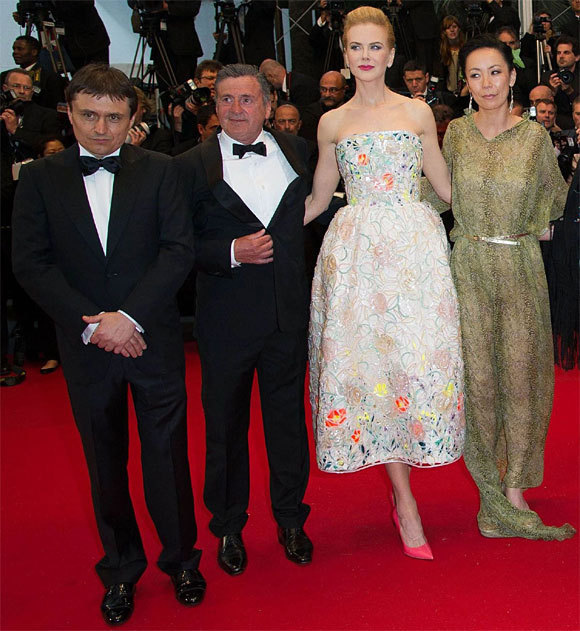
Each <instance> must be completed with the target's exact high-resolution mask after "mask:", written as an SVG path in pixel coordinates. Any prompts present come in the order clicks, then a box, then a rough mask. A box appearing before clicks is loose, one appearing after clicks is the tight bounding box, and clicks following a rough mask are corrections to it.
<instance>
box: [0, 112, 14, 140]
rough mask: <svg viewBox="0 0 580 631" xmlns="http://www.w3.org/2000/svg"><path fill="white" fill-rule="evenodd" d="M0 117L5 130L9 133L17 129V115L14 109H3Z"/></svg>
mask: <svg viewBox="0 0 580 631" xmlns="http://www.w3.org/2000/svg"><path fill="white" fill-rule="evenodd" d="M0 118H1V119H2V120H3V121H4V125H5V126H6V131H7V132H8V133H9V134H13V133H14V132H15V131H16V130H17V129H18V116H16V114H15V113H14V110H10V109H8V110H4V111H3V112H2V114H0Z"/></svg>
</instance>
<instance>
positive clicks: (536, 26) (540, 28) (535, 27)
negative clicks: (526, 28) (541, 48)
mask: <svg viewBox="0 0 580 631" xmlns="http://www.w3.org/2000/svg"><path fill="white" fill-rule="evenodd" d="M532 32H533V33H534V35H535V36H536V38H537V39H543V38H544V36H545V34H546V31H545V30H544V22H543V21H542V18H541V17H540V16H539V15H538V16H537V17H535V18H534V20H533V22H532Z"/></svg>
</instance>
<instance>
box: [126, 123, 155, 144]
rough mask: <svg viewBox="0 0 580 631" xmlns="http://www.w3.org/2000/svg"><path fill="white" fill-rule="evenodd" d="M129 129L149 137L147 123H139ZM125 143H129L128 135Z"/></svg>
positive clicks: (149, 131) (129, 137) (149, 132)
mask: <svg viewBox="0 0 580 631" xmlns="http://www.w3.org/2000/svg"><path fill="white" fill-rule="evenodd" d="M131 129H135V130H137V131H142V132H144V133H145V135H146V136H149V135H150V134H151V131H152V129H151V127H150V126H149V124H148V123H146V122H145V121H141V122H140V123H137V124H136V125H133V127H131ZM125 142H126V143H131V136H130V135H129V134H127V138H125Z"/></svg>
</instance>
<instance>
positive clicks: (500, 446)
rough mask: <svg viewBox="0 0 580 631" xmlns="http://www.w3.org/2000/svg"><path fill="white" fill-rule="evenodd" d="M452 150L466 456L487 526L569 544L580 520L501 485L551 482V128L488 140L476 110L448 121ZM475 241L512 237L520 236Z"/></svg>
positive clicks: (555, 198)
mask: <svg viewBox="0 0 580 631" xmlns="http://www.w3.org/2000/svg"><path fill="white" fill-rule="evenodd" d="M443 153H444V155H445V158H446V160H447V163H448V165H449V168H450V170H451V174H452V182H453V199H452V206H453V215H454V219H455V225H454V228H453V231H452V232H451V239H452V240H453V241H454V242H455V246H454V249H453V252H452V256H451V269H452V273H453V278H454V281H455V287H456V289H457V295H458V299H459V307H460V321H461V333H462V339H463V356H464V364H465V392H466V401H465V411H466V421H467V436H466V445H465V453H464V457H465V462H466V464H467V467H468V469H469V471H470V473H471V475H472V476H473V479H474V480H475V482H476V484H477V486H478V488H479V491H480V500H481V503H480V511H479V514H478V523H479V527H480V529H481V530H482V534H485V533H487V536H496V537H525V538H529V539H565V538H567V537H570V536H572V535H573V534H574V532H575V530H574V529H573V528H572V527H571V526H569V525H568V524H565V525H564V526H562V527H561V528H555V527H549V526H546V525H544V524H543V522H542V521H541V519H540V518H539V516H538V515H537V514H536V513H535V512H533V511H531V510H529V511H528V510H523V511H522V510H518V509H515V508H514V507H513V506H512V505H511V504H510V503H509V502H508V501H507V499H506V498H505V497H504V495H503V494H502V484H503V485H505V486H508V487H513V488H530V487H535V486H538V485H539V484H541V482H542V477H543V460H544V444H545V438H546V432H547V429H548V423H549V420H550V414H551V409H552V396H553V389H554V363H553V350H552V335H551V325H550V308H549V302H548V289H547V285H546V278H545V274H544V266H543V263H542V257H541V254H540V248H539V244H538V236H539V235H541V234H542V233H543V232H544V231H545V230H546V229H547V228H548V222H549V221H550V220H551V219H555V218H557V217H559V216H560V215H561V214H562V211H563V208H564V203H565V199H566V192H567V191H566V185H565V182H564V180H563V178H562V176H561V174H560V171H559V169H558V166H557V162H556V158H555V155H554V150H553V148H552V144H551V142H550V139H549V136H548V134H547V133H546V131H545V130H544V128H543V127H541V126H540V125H538V124H537V123H535V122H531V121H529V120H522V121H521V122H520V123H518V124H516V125H515V126H514V127H512V128H511V129H509V130H507V131H505V132H503V133H501V134H499V135H498V136H496V137H495V138H493V139H492V140H486V139H485V138H484V137H483V136H482V134H481V133H480V131H479V130H478V129H477V127H476V125H475V123H474V121H473V116H471V115H468V116H464V117H463V118H460V119H457V120H454V121H452V122H451V124H450V125H449V128H448V130H447V133H446V136H445V141H444V145H443ZM525 233H527V234H526V236H518V237H515V236H514V235H523V234H525ZM474 236H477V237H482V236H485V237H508V236H511V237H512V238H511V239H509V238H508V239H507V240H508V241H512V243H511V244H506V243H493V242H488V241H483V240H474V239H473V237H474ZM504 240H505V239H504Z"/></svg>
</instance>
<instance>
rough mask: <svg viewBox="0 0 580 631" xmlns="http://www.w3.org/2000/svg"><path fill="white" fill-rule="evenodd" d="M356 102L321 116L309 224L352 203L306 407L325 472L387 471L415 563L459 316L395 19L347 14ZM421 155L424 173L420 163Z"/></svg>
mask: <svg viewBox="0 0 580 631" xmlns="http://www.w3.org/2000/svg"><path fill="white" fill-rule="evenodd" d="M344 48H345V58H346V62H347V64H348V66H349V67H350V70H351V73H352V74H353V75H354V77H355V79H356V93H355V95H354V97H353V98H352V99H351V100H350V101H349V102H348V103H346V104H345V105H343V106H341V107H340V108H337V109H335V110H332V111H330V112H328V113H327V114H325V115H324V116H323V117H322V119H321V121H320V125H319V129H318V143H319V154H320V157H319V161H318V166H317V169H316V174H315V176H314V186H313V192H312V195H311V197H310V198H309V199H308V200H307V204H306V222H308V221H310V220H311V219H313V218H314V217H316V216H317V215H319V214H320V213H321V212H322V211H323V210H324V209H326V208H327V206H328V203H329V200H330V198H331V196H332V193H333V192H334V191H335V190H336V185H337V183H338V180H339V174H340V175H342V177H343V178H344V181H345V186H346V193H347V200H348V205H347V206H345V207H344V208H341V209H340V210H339V211H338V213H337V214H336V216H335V218H334V219H333V221H332V223H331V224H330V227H329V229H328V231H327V233H326V236H325V239H324V242H323V245H322V248H321V251H320V255H319V258H318V264H317V268H316V272H315V276H314V281H313V288H312V305H311V324H310V397H311V403H312V411H313V420H314V427H315V439H316V453H317V460H318V466H319V467H320V469H322V470H323V471H327V472H331V473H343V472H348V471H357V470H360V469H364V468H366V467H370V466H374V465H379V464H385V465H386V467H387V471H388V474H389V476H390V478H391V482H392V486H393V496H394V497H393V501H394V504H395V505H394V507H393V520H394V521H395V524H396V526H397V527H398V530H399V534H400V536H401V540H402V543H403V550H404V552H405V553H406V554H408V555H409V556H412V557H414V558H419V559H432V558H433V556H432V552H431V549H430V547H429V544H428V543H427V540H426V539H425V536H424V533H423V529H422V526H421V520H420V517H419V513H418V510H417V505H416V502H415V499H414V497H413V494H412V492H411V488H410V483H409V472H410V467H411V466H414V467H435V466H439V465H445V464H449V463H451V462H454V461H456V460H457V459H458V458H459V457H460V456H461V453H462V448H463V441H464V425H465V423H464V412H463V393H462V388H463V383H462V379H463V378H462V361H461V346H460V335H459V318H458V308H457V301H456V295H455V289H454V287H453V283H452V279H451V273H450V270H449V262H448V248H447V242H446V238H445V230H444V228H443V226H442V224H441V221H440V219H439V216H438V214H437V213H436V212H435V211H434V210H433V209H432V208H431V207H430V206H429V205H428V204H425V203H421V202H420V201H419V180H420V176H421V169H422V168H423V170H424V172H425V174H426V176H427V177H428V178H429V180H430V181H431V182H432V184H433V186H434V188H435V190H436V191H437V193H438V194H439V195H440V196H441V197H442V198H443V199H447V200H449V198H450V194H451V191H450V178H449V172H448V170H447V167H446V165H445V161H444V160H443V157H442V155H441V153H440V152H439V148H438V144H437V133H436V128H435V122H434V119H433V115H432V114H431V110H430V108H429V107H428V106H427V105H426V104H425V103H423V102H422V101H420V100H412V99H408V98H405V97H403V96H400V95H398V94H396V93H394V92H391V91H390V90H389V89H388V88H387V87H386V86H385V84H384V74H385V70H386V68H387V67H388V66H390V65H391V63H392V61H393V56H394V36H393V29H392V27H391V24H390V22H389V21H388V19H387V18H386V17H385V15H384V14H383V13H382V12H381V11H380V10H378V9H374V8H370V7H359V8H357V9H355V10H354V11H352V12H350V13H349V14H348V15H347V16H346V20H345V24H344ZM423 157H424V163H423Z"/></svg>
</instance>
